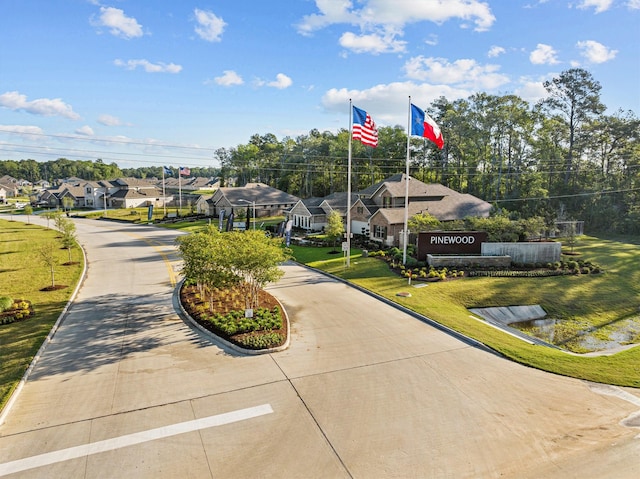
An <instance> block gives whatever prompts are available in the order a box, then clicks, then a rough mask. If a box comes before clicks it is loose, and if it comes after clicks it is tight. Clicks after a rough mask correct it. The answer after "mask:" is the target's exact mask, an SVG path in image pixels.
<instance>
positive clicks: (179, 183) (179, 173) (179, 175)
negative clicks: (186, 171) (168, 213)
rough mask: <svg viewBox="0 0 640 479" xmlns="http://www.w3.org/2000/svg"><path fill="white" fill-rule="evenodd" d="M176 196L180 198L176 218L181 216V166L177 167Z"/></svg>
mask: <svg viewBox="0 0 640 479" xmlns="http://www.w3.org/2000/svg"><path fill="white" fill-rule="evenodd" d="M178 196H179V198H180V201H179V208H180V209H179V210H178V216H181V215H182V166H178Z"/></svg>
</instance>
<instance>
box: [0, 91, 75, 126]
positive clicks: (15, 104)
mask: <svg viewBox="0 0 640 479" xmlns="http://www.w3.org/2000/svg"><path fill="white" fill-rule="evenodd" d="M0 106H3V107H5V108H8V109H10V110H14V111H26V112H27V113H31V114H33V115H42V116H61V117H63V118H69V119H70V120H78V119H80V115H78V114H77V113H76V112H74V111H73V108H72V107H71V105H68V104H66V103H65V102H63V101H62V100H61V99H60V98H54V99H49V98H39V99H37V100H32V101H27V96H26V95H23V94H21V93H19V92H17V91H10V92H7V93H3V94H2V95H0Z"/></svg>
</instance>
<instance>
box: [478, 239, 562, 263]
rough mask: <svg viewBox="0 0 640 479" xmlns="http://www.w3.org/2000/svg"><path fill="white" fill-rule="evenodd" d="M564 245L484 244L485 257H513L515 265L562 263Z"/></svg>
mask: <svg viewBox="0 0 640 479" xmlns="http://www.w3.org/2000/svg"><path fill="white" fill-rule="evenodd" d="M561 250H562V243H557V242H542V243H538V242H532V243H483V244H482V255H483V256H505V255H506V256H511V261H512V262H513V263H525V264H534V263H554V262H556V261H560V258H561V254H562V252H561Z"/></svg>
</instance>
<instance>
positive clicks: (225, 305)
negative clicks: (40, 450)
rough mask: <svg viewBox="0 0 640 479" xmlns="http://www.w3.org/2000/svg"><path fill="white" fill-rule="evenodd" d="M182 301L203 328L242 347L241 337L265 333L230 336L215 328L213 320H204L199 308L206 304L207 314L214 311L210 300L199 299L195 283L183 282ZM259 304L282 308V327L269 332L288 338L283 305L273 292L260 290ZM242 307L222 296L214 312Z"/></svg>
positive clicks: (270, 307)
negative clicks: (211, 309)
mask: <svg viewBox="0 0 640 479" xmlns="http://www.w3.org/2000/svg"><path fill="white" fill-rule="evenodd" d="M180 302H181V304H182V307H183V308H184V310H185V311H186V312H187V314H189V316H191V317H192V318H193V319H194V320H195V321H196V322H197V323H198V324H199V325H201V326H202V327H203V328H205V329H207V330H208V331H210V332H212V333H213V334H215V335H216V336H219V337H221V338H223V339H225V340H227V341H229V342H230V343H233V344H236V345H238V346H240V347H245V346H242V345H241V343H240V341H239V340H240V339H242V338H244V337H246V336H258V335H260V334H262V333H263V332H261V331H253V332H250V333H242V334H234V335H231V336H229V335H227V334H225V333H224V332H222V331H220V330H218V329H217V328H215V327H214V326H213V325H212V324H211V322H209V321H205V320H203V319H202V317H201V316H202V315H201V313H200V311H199V309H201V307H202V306H206V312H207V314H212V313H211V312H210V310H209V302H208V301H203V300H202V299H199V293H198V289H197V287H196V286H193V285H190V286H185V285H184V284H183V285H182V288H181V289H180ZM258 304H259V305H260V307H261V308H267V309H269V310H271V311H273V308H275V307H276V306H277V307H278V308H280V311H281V313H280V314H281V316H282V328H280V329H273V330H270V331H268V332H269V333H280V334H282V335H283V337H284V338H287V337H288V335H289V331H288V327H287V321H286V320H285V317H284V312H283V311H282V305H281V304H280V303H279V302H278V300H277V299H276V298H275V297H273V296H272V295H271V294H269V293H268V292H266V291H265V290H260V292H259V294H258ZM242 309H243V308H242V307H238V304H237V302H231V301H230V300H226V301H225V300H224V299H222V298H219V299H218V301H215V302H214V304H213V312H214V313H220V314H228V313H230V312H231V311H238V310H242Z"/></svg>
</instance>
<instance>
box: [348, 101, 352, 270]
mask: <svg viewBox="0 0 640 479" xmlns="http://www.w3.org/2000/svg"><path fill="white" fill-rule="evenodd" d="M352 136H353V106H352V104H351V98H349V153H348V156H347V268H348V267H349V266H350V265H351V137H352Z"/></svg>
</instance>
